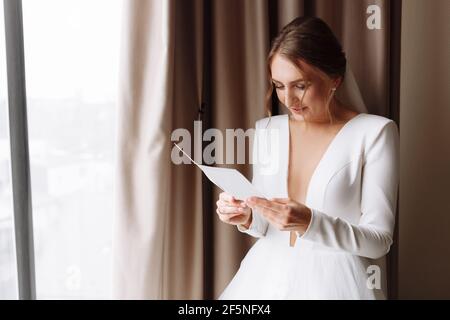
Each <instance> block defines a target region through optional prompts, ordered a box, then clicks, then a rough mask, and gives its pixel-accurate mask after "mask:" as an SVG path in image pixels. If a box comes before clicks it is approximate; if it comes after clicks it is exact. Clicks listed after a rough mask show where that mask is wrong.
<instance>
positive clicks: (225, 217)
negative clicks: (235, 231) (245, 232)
mask: <svg viewBox="0 0 450 320" xmlns="http://www.w3.org/2000/svg"><path fill="white" fill-rule="evenodd" d="M216 212H217V215H218V216H219V219H220V220H221V221H223V222H225V223H228V224H241V223H244V222H246V221H247V220H248V215H246V214H243V213H237V214H222V213H221V211H220V210H219V208H217V210H216Z"/></svg>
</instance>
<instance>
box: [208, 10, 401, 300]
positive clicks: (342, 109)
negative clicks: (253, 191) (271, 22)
mask: <svg viewBox="0 0 450 320" xmlns="http://www.w3.org/2000/svg"><path fill="white" fill-rule="evenodd" d="M267 61H268V75H269V79H270V82H271V86H270V92H269V93H268V97H267V98H268V101H270V96H271V94H272V90H273V89H275V91H276V94H277V96H278V99H279V100H280V102H281V103H282V104H283V105H284V106H285V107H286V108H287V110H288V114H287V115H281V116H272V117H268V118H265V119H262V120H259V121H258V122H257V123H256V131H257V136H258V139H255V143H254V150H253V152H254V155H256V154H259V153H258V152H259V151H258V149H260V148H262V147H264V148H265V149H267V148H269V149H270V148H271V150H272V153H271V154H270V155H269V157H268V159H264V160H265V161H261V162H265V163H267V162H269V163H270V162H274V163H276V168H277V170H275V171H274V172H268V171H267V170H263V168H262V166H261V165H260V164H259V162H258V161H256V162H255V163H254V165H253V182H252V183H253V184H254V185H255V186H256V187H257V188H258V189H259V190H261V191H262V192H263V194H264V195H266V198H256V197H252V198H250V199H247V200H246V201H238V200H235V199H234V198H233V197H231V196H230V195H228V194H226V193H222V194H220V199H219V200H218V201H217V214H218V216H219V218H220V219H221V220H222V221H223V222H225V223H229V224H233V225H237V227H238V229H239V230H240V231H241V232H245V233H247V234H249V235H251V236H254V237H257V238H259V239H258V241H257V242H256V243H255V244H254V245H253V247H252V248H251V249H250V250H249V252H248V253H247V255H246V256H245V258H244V259H243V261H242V263H241V266H240V268H239V270H238V272H237V273H236V275H235V276H234V278H233V279H232V281H231V282H230V283H229V285H228V286H227V287H226V289H225V290H224V292H223V293H222V294H221V296H220V297H219V299H384V298H385V297H386V276H385V272H384V271H385V259H384V257H385V255H386V254H387V252H388V251H389V248H390V246H391V244H392V239H393V231H394V222H395V211H396V202H397V190H398V180H399V177H398V175H399V173H398V171H399V134H398V128H397V126H396V124H395V122H393V121H392V120H390V119H387V118H385V117H381V116H377V115H371V114H368V113H365V112H358V111H357V110H358V107H356V106H353V105H345V104H344V103H343V102H342V101H340V99H338V98H337V97H336V95H335V93H336V90H339V88H340V87H341V85H342V84H343V81H344V79H345V78H346V74H345V73H346V69H347V66H346V58H345V54H344V52H343V51H342V48H341V45H340V44H339V42H338V40H337V39H336V37H335V36H334V35H333V33H332V31H331V29H330V28H329V27H328V26H327V25H326V23H325V22H323V21H322V20H321V19H319V18H306V17H300V18H296V19H295V20H293V21H292V22H290V23H289V24H288V25H286V26H285V27H284V28H283V29H282V30H281V32H280V33H279V35H278V36H277V37H276V38H275V39H274V41H273V43H272V47H271V50H270V52H269V55H268V59H267ZM360 110H361V109H360ZM260 129H265V130H266V132H269V136H270V132H277V137H278V140H276V143H274V142H273V141H274V140H273V139H272V138H269V136H268V135H267V134H265V135H264V134H263V135H258V130H260ZM264 137H265V138H264ZM275 145H276V148H274V146H275ZM273 150H277V151H276V152H273ZM272 171H273V170H272Z"/></svg>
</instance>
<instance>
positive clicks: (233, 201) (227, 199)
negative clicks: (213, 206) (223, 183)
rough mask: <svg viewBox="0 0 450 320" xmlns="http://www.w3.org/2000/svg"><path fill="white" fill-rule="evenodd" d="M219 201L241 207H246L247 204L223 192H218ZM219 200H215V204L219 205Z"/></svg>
mask: <svg viewBox="0 0 450 320" xmlns="http://www.w3.org/2000/svg"><path fill="white" fill-rule="evenodd" d="M219 201H222V203H224V204H225V205H231V206H236V207H239V206H240V207H242V208H246V207H247V204H246V203H245V202H244V201H241V200H237V199H236V198H235V197H233V196H232V195H229V194H227V193H225V192H222V193H220V194H219ZM219 201H217V205H219Z"/></svg>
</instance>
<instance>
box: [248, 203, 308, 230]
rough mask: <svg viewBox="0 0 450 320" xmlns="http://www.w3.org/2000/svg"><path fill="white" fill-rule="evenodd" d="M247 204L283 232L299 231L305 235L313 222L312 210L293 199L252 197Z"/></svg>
mask: <svg viewBox="0 0 450 320" xmlns="http://www.w3.org/2000/svg"><path fill="white" fill-rule="evenodd" d="M246 203H247V205H248V206H249V207H250V208H252V209H255V210H258V212H259V213H261V214H262V215H263V216H264V217H265V218H266V219H267V220H268V221H269V222H270V223H271V224H273V225H274V226H275V227H276V228H278V229H279V230H282V231H298V232H300V233H302V234H303V233H305V231H306V230H307V229H308V226H309V224H310V222H311V216H312V212H311V209H309V208H308V207H307V206H305V205H303V204H301V203H298V202H296V201H294V200H291V199H285V198H273V199H270V200H267V199H264V198H258V197H251V198H248V199H247V200H246Z"/></svg>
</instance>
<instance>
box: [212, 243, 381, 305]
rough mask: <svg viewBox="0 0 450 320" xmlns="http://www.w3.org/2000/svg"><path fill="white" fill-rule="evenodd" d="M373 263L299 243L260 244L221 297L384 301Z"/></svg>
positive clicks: (248, 254) (357, 257)
mask: <svg viewBox="0 0 450 320" xmlns="http://www.w3.org/2000/svg"><path fill="white" fill-rule="evenodd" d="M369 265H371V260H370V259H366V258H364V257H359V256H356V255H352V254H350V253H346V252H341V251H336V250H332V249H327V248H324V247H320V246H317V245H316V244H314V243H312V242H309V241H307V240H301V239H297V243H296V245H295V247H290V246H289V245H288V244H287V243H286V242H283V243H280V242H277V241H271V239H270V238H269V239H268V238H261V239H259V240H258V241H257V242H256V243H255V244H254V245H253V247H252V248H251V249H250V250H249V252H248V253H247V255H246V256H245V258H244V259H243V260H242V262H241V265H240V268H239V270H238V272H237V273H236V275H235V276H234V278H233V279H232V280H231V282H230V283H229V284H228V286H227V287H226V288H225V290H224V291H223V293H222V294H221V295H220V296H219V299H221V300H229V299H238V300H241V299H244V300H247V299H252V300H253V299H255V300H259V299H268V300H275V299H327V300H328V299H364V300H365V299H385V293H384V292H383V290H381V289H377V288H373V287H372V286H371V285H370V283H368V278H369V276H370V274H368V272H367V268H368V267H369Z"/></svg>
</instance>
